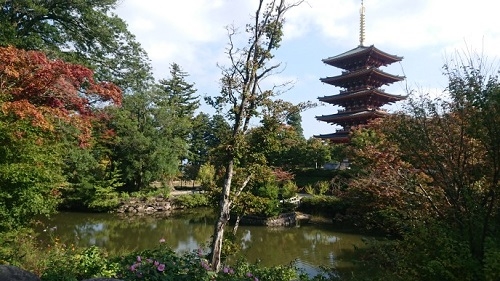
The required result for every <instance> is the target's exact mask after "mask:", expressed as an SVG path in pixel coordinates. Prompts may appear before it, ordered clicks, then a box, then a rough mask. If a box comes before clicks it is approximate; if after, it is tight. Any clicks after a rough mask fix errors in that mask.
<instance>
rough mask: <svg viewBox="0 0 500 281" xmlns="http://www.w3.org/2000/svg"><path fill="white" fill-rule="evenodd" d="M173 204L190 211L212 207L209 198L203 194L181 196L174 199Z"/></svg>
mask: <svg viewBox="0 0 500 281" xmlns="http://www.w3.org/2000/svg"><path fill="white" fill-rule="evenodd" d="M173 202H174V204H175V205H176V206H180V207H183V208H188V209H190V208H198V207H208V206H210V200H209V198H208V196H207V195H205V194H202V193H195V194H183V195H179V196H176V197H174V198H173Z"/></svg>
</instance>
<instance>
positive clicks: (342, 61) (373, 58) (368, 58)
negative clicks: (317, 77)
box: [322, 45, 403, 70]
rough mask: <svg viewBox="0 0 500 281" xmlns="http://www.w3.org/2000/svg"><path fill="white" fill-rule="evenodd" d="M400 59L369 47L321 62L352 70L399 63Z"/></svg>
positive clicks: (358, 48)
mask: <svg viewBox="0 0 500 281" xmlns="http://www.w3.org/2000/svg"><path fill="white" fill-rule="evenodd" d="M402 59H403V57H398V56H395V55H391V54H388V53H386V52H383V51H381V50H379V49H377V48H375V46H373V45H371V46H369V47H366V46H358V47H356V48H354V49H352V50H349V51H347V52H345V53H342V54H340V55H337V56H334V57H329V58H327V59H323V60H322V61H323V62H324V63H326V64H328V65H331V66H335V67H338V68H342V69H345V70H352V69H356V68H360V67H363V66H367V65H368V66H375V67H380V66H385V65H389V64H391V63H394V62H397V61H401V60H402Z"/></svg>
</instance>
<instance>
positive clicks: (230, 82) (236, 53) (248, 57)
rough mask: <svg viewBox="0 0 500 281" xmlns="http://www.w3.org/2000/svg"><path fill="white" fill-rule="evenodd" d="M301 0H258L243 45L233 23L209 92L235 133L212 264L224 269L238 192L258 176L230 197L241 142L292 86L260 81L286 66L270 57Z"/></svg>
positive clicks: (248, 173) (228, 151) (227, 150)
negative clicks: (216, 85) (217, 89)
mask: <svg viewBox="0 0 500 281" xmlns="http://www.w3.org/2000/svg"><path fill="white" fill-rule="evenodd" d="M302 2H304V0H300V1H294V2H292V3H287V1H285V0H272V1H265V0H259V1H258V6H257V10H256V11H255V14H254V15H253V18H252V20H253V22H252V23H249V24H247V25H246V28H245V32H246V34H248V41H247V45H246V46H245V47H243V48H238V47H237V46H236V44H237V43H236V39H237V35H239V34H238V31H237V29H236V28H235V27H234V26H228V27H227V30H228V37H229V43H228V47H227V52H226V54H227V56H228V58H229V65H228V66H219V67H220V68H221V70H222V78H221V81H220V82H221V93H220V95H219V96H217V97H213V98H207V102H208V103H209V104H211V105H212V106H214V108H216V109H217V110H218V111H219V112H222V111H224V112H226V113H227V117H228V118H229V120H231V122H232V131H231V137H230V138H229V142H228V143H227V144H226V146H225V161H224V163H225V176H224V183H223V187H222V193H221V197H220V202H219V214H218V219H217V222H216V224H215V227H214V235H213V241H212V268H213V270H215V271H219V269H220V264H221V251H222V243H223V238H224V227H225V226H226V224H227V223H228V221H229V216H230V211H231V205H232V203H233V200H234V197H235V196H236V197H237V196H238V194H239V193H241V191H242V190H243V189H244V188H245V186H246V185H247V184H248V182H249V181H250V179H251V178H252V176H253V174H252V172H251V171H246V172H245V173H246V174H245V175H241V176H240V178H242V180H241V181H240V182H239V184H238V185H239V186H238V190H237V191H236V192H235V195H233V198H231V188H232V187H231V184H232V182H233V175H234V173H235V168H236V167H235V166H237V163H236V162H237V161H238V159H240V158H241V157H242V155H243V154H244V152H242V143H243V142H244V140H243V139H244V135H245V133H246V132H247V130H248V129H249V124H250V120H251V119H252V117H256V116H259V108H260V107H261V106H262V105H264V104H265V103H267V102H269V101H270V100H271V99H272V98H273V97H274V96H276V95H278V94H279V93H280V92H282V91H283V90H286V89H287V88H288V87H290V86H291V82H287V83H284V84H282V85H275V86H273V87H272V88H271V89H269V90H262V89H261V85H260V83H261V81H262V80H264V79H265V78H266V77H269V76H270V75H273V74H276V73H277V72H278V71H280V70H282V69H281V64H280V63H274V64H273V62H272V61H271V60H272V59H273V54H272V51H273V50H275V49H277V48H279V46H280V43H281V40H282V38H283V24H284V15H285V13H286V12H287V11H288V10H290V9H291V8H293V7H296V6H298V5H300V4H301V3H302ZM243 157H244V155H243Z"/></svg>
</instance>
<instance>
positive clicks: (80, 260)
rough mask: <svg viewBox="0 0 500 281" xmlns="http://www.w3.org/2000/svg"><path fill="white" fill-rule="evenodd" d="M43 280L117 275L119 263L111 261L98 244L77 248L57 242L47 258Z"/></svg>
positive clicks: (66, 279) (67, 279) (60, 280)
mask: <svg viewBox="0 0 500 281" xmlns="http://www.w3.org/2000/svg"><path fill="white" fill-rule="evenodd" d="M45 266H46V268H45V270H44V272H43V274H42V276H41V279H42V280H43V281H52V280H53V281H77V280H82V279H88V278H95V277H109V278H113V277H116V275H117V273H118V270H119V265H118V263H116V262H110V261H109V260H108V257H107V255H106V253H105V252H104V251H102V250H101V249H99V248H98V247H96V246H91V247H89V248H85V249H75V248H74V247H73V246H71V247H66V246H65V245H62V244H59V243H57V241H56V243H55V244H54V245H53V247H52V248H51V249H49V251H48V254H47V255H46V259H45Z"/></svg>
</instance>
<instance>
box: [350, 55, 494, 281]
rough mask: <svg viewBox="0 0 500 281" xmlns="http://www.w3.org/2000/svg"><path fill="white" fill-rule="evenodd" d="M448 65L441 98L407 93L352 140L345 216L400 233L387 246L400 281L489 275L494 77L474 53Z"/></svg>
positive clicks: (491, 268) (491, 259)
mask: <svg viewBox="0 0 500 281" xmlns="http://www.w3.org/2000/svg"><path fill="white" fill-rule="evenodd" d="M455 59H456V60H455V61H452V62H450V63H449V64H447V65H445V67H444V70H445V75H446V76H447V78H448V81H449V84H448V88H447V91H446V93H447V94H448V97H447V98H442V99H439V98H438V99H431V98H429V97H428V96H426V95H422V96H417V97H415V96H413V97H411V98H410V100H409V101H408V107H407V109H406V112H404V113H400V114H396V115H393V116H391V117H389V118H387V119H385V120H384V121H383V122H380V123H375V124H372V128H371V129H360V130H358V131H356V132H355V133H354V136H353V138H352V146H351V147H352V149H353V151H352V152H353V155H354V157H353V158H352V164H353V170H355V171H356V173H357V174H356V176H355V177H354V180H352V181H351V182H350V184H349V188H348V192H346V193H345V194H346V195H347V196H348V197H350V198H347V197H344V199H346V200H349V202H351V203H352V205H351V210H350V211H348V213H349V214H350V215H352V214H355V213H356V212H358V217H359V218H360V220H358V222H362V221H363V220H364V221H365V222H366V221H367V220H370V223H371V225H372V226H378V227H380V226H382V227H383V228H385V229H388V228H391V231H393V232H394V231H395V232H396V233H398V234H400V235H402V237H404V240H402V241H400V242H398V246H397V247H395V248H393V249H392V250H390V251H391V254H390V255H391V256H392V255H394V254H395V253H396V255H397V258H396V259H397V260H398V263H397V264H398V265H397V267H398V268H399V269H395V272H397V273H398V274H400V275H401V276H404V279H403V278H400V279H398V280H437V279H443V278H446V279H448V280H494V279H495V277H494V276H497V275H495V274H496V273H495V272H498V257H499V256H500V250H499V249H500V241H499V240H498V237H499V236H500V235H499V234H500V226H499V221H498V218H499V217H500V213H499V211H500V204H499V202H498V192H499V191H500V186H499V171H500V170H499V166H500V162H499V161H500V137H499V136H500V129H499V126H498V122H500V98H499V97H500V81H499V80H498V76H497V72H495V73H493V74H492V73H490V72H488V71H487V70H488V69H487V68H485V65H486V62H485V61H484V60H483V59H482V58H481V57H480V56H476V55H472V56H470V57H468V58H463V57H461V56H457V57H455ZM495 71H496V70H495ZM356 166H357V167H356ZM436 241H440V242H436ZM436 245H440V246H439V247H436ZM437 248H439V250H436V249H437ZM408 253H411V255H408Z"/></svg>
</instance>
